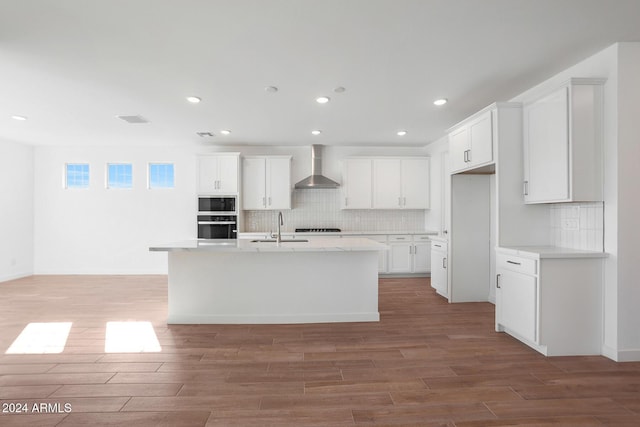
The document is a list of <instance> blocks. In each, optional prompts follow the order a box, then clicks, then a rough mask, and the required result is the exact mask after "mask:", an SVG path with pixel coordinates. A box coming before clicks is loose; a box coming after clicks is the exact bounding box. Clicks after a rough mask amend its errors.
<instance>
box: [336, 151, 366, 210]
mask: <svg viewBox="0 0 640 427" xmlns="http://www.w3.org/2000/svg"><path fill="white" fill-rule="evenodd" d="M371 173H372V160H371V159H370V158H347V159H344V162H343V165H342V187H341V191H342V197H341V207H342V209H371V207H372V203H371V202H372V191H373V181H372V175H371Z"/></svg>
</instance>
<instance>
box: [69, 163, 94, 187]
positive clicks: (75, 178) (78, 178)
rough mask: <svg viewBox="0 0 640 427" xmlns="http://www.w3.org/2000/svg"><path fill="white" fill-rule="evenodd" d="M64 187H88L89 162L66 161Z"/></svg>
mask: <svg viewBox="0 0 640 427" xmlns="http://www.w3.org/2000/svg"><path fill="white" fill-rule="evenodd" d="M64 187H65V188H89V164H87V163H67V164H66V167H65V181H64Z"/></svg>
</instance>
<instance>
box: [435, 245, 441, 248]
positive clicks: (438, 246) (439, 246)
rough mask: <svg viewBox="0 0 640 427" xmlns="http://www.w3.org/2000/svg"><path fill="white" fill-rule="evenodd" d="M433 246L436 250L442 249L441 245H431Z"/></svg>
mask: <svg viewBox="0 0 640 427" xmlns="http://www.w3.org/2000/svg"><path fill="white" fill-rule="evenodd" d="M433 246H435V247H436V248H441V247H442V245H433Z"/></svg>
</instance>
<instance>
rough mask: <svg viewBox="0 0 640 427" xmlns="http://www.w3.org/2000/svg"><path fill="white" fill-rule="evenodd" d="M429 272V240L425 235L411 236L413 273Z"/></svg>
mask: <svg viewBox="0 0 640 427" xmlns="http://www.w3.org/2000/svg"><path fill="white" fill-rule="evenodd" d="M430 271H431V240H430V239H429V236H427V235H414V236H413V270H412V272H413V273H429V272H430Z"/></svg>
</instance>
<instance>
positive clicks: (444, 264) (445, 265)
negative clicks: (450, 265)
mask: <svg viewBox="0 0 640 427" xmlns="http://www.w3.org/2000/svg"><path fill="white" fill-rule="evenodd" d="M442 268H447V258H446V257H445V258H442Z"/></svg>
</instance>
